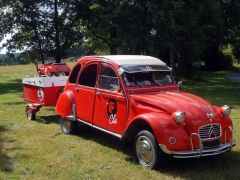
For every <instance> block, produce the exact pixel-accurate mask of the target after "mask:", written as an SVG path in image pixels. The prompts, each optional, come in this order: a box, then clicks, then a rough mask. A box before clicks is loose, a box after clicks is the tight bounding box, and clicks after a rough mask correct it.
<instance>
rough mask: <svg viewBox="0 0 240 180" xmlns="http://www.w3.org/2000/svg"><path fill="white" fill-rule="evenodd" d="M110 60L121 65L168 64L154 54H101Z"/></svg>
mask: <svg viewBox="0 0 240 180" xmlns="http://www.w3.org/2000/svg"><path fill="white" fill-rule="evenodd" d="M99 57H102V58H105V59H108V60H111V61H113V62H115V63H116V64H118V65H119V66H130V65H161V66H166V63H165V62H163V61H161V60H160V59H158V58H155V57H152V56H143V55H107V56H99Z"/></svg>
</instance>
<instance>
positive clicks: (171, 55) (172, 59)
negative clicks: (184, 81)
mask: <svg viewBox="0 0 240 180" xmlns="http://www.w3.org/2000/svg"><path fill="white" fill-rule="evenodd" d="M174 53H175V52H174V47H173V46H172V45H171V46H170V48H169V60H170V67H171V68H173V69H174V68H175V56H174Z"/></svg>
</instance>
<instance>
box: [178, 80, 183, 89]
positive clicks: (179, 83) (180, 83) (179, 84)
mask: <svg viewBox="0 0 240 180" xmlns="http://www.w3.org/2000/svg"><path fill="white" fill-rule="evenodd" d="M182 83H183V81H178V82H177V86H178V88H179V90H181V89H182V88H181V86H182Z"/></svg>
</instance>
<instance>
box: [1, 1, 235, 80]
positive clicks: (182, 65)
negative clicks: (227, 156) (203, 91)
mask: <svg viewBox="0 0 240 180" xmlns="http://www.w3.org/2000/svg"><path fill="white" fill-rule="evenodd" d="M0 7H1V11H0V13H1V17H2V18H1V19H0V25H1V26H0V32H1V33H0V34H2V35H4V34H6V33H7V32H8V33H12V34H13V38H12V40H9V41H8V43H7V44H6V46H7V47H8V48H9V49H12V50H14V49H27V50H29V51H31V52H30V53H28V54H32V55H35V56H33V57H32V59H35V60H38V59H41V60H42V61H43V60H44V59H45V58H46V57H49V56H51V57H53V56H54V57H55V59H56V62H60V61H61V58H62V57H64V56H65V55H66V52H67V51H68V49H70V48H88V49H89V52H93V51H95V52H100V53H107V54H109V53H110V54H147V55H152V56H157V57H160V58H161V59H162V60H164V61H166V62H167V63H168V64H169V65H170V66H172V67H173V68H174V69H175V70H176V71H177V72H179V73H181V74H182V75H184V76H186V77H191V76H192V74H193V71H194V67H193V64H196V63H198V64H200V63H199V62H201V61H204V62H205V64H206V68H207V69H209V70H219V69H224V68H226V67H229V66H231V63H232V59H231V58H232V57H233V56H234V57H235V58H236V59H239V58H240V44H239V42H240V41H239V40H240V39H239V38H240V25H239V19H240V10H239V9H240V3H239V1H238V0H227V1H223V0H212V1H209V0H202V1H189V0H178V1H176V0H169V1H166V0H163V1H157V0H152V1H144V0H130V1H126V0H118V1H115V0H80V1H79V0H69V1H67V0H37V1H26V0H8V1H7V0H2V1H1V2H0ZM0 39H1V37H0ZM229 44H231V45H232V47H233V51H232V52H233V56H227V57H225V54H224V53H222V52H221V47H222V46H227V45H229Z"/></svg>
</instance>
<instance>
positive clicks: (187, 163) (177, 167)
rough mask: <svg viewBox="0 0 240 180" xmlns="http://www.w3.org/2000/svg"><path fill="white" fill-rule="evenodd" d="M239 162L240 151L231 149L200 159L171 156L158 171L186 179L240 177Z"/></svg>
mask: <svg viewBox="0 0 240 180" xmlns="http://www.w3.org/2000/svg"><path fill="white" fill-rule="evenodd" d="M239 163H240V153H239V152H235V151H231V152H227V153H225V154H221V155H218V156H211V157H203V158H200V159H172V158H171V159H169V161H168V162H167V163H166V166H165V167H164V168H162V169H159V170H158V172H159V173H161V174H166V175H171V176H174V177H181V178H184V179H218V178H219V179H239V177H240V166H239Z"/></svg>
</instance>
